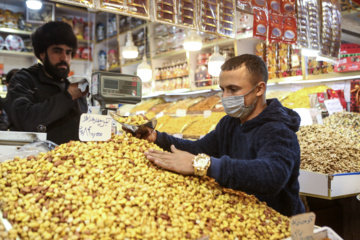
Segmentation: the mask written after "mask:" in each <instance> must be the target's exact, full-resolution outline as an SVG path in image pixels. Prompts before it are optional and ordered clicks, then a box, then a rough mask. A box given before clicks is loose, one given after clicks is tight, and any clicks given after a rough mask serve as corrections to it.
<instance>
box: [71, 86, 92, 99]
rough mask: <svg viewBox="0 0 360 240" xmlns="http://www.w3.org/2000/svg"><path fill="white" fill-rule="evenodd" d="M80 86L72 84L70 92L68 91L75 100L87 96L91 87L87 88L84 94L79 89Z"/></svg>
mask: <svg viewBox="0 0 360 240" xmlns="http://www.w3.org/2000/svg"><path fill="white" fill-rule="evenodd" d="M78 85H79V83H71V84H70V85H69V88H68V90H67V91H68V92H69V93H70V95H71V97H72V99H73V100H75V99H78V98H81V97H83V96H85V95H86V94H87V93H88V92H89V87H87V88H86V90H85V91H84V92H82V91H81V90H80V89H79V86H78Z"/></svg>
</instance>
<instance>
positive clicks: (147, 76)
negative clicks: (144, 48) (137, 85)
mask: <svg viewBox="0 0 360 240" xmlns="http://www.w3.org/2000/svg"><path fill="white" fill-rule="evenodd" d="M137 75H138V76H139V77H140V78H141V81H142V82H149V81H150V80H151V79H152V69H151V66H150V65H149V64H148V63H147V61H146V55H145V54H144V57H143V61H142V62H141V63H140V64H139V66H138V67H137Z"/></svg>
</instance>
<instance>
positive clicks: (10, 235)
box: [0, 221, 17, 240]
mask: <svg viewBox="0 0 360 240" xmlns="http://www.w3.org/2000/svg"><path fill="white" fill-rule="evenodd" d="M16 237H17V233H16V231H15V230H13V229H10V231H9V232H7V231H6V229H5V226H4V225H3V224H2V222H1V221H0V240H15V239H16Z"/></svg>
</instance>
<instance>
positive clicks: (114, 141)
mask: <svg viewBox="0 0 360 240" xmlns="http://www.w3.org/2000/svg"><path fill="white" fill-rule="evenodd" d="M150 148H152V149H157V150H160V151H161V150H162V149H161V148H159V147H158V146H157V145H155V144H153V143H149V142H147V141H146V140H142V139H138V138H135V137H132V135H131V134H126V135H113V137H112V138H111V139H110V140H109V141H106V142H79V141H70V142H68V143H65V144H62V145H60V146H57V147H56V148H55V149H53V150H51V151H49V152H46V153H40V154H39V155H37V156H28V157H26V158H15V159H13V160H11V161H8V162H4V163H1V164H0V209H1V211H2V214H1V216H2V217H3V218H5V219H6V220H8V221H9V222H10V224H11V227H12V229H13V230H11V232H9V234H11V237H12V238H11V239H14V237H15V236H18V237H20V238H21V239H22V240H26V239H63V238H67V239H176V238H179V239H200V238H202V237H206V236H207V237H209V239H244V237H246V238H248V239H249V238H250V239H284V238H287V237H289V236H290V219H289V218H288V217H285V216H283V215H281V214H280V213H278V212H276V211H275V210H273V209H272V208H270V207H268V206H267V204H266V203H264V202H260V201H259V200H258V199H257V198H256V197H255V196H253V195H248V194H245V193H243V192H240V191H234V190H230V189H226V188H222V187H220V186H219V185H218V184H217V183H216V182H215V181H214V180H213V179H210V178H206V177H205V178H200V177H195V176H184V175H181V174H176V173H173V172H170V171H166V170H164V169H162V168H160V167H157V166H156V165H154V164H153V163H152V162H150V161H148V160H147V158H146V157H145V155H144V152H145V151H148V150H149V149H150Z"/></svg>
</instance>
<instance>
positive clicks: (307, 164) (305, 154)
mask: <svg viewBox="0 0 360 240" xmlns="http://www.w3.org/2000/svg"><path fill="white" fill-rule="evenodd" d="M296 134H297V136H298V140H299V143H300V149H301V162H300V167H301V169H303V170H308V171H312V172H319V173H324V174H335V173H348V172H360V160H359V159H360V147H359V146H357V145H356V144H355V142H353V141H352V140H351V139H350V138H347V137H345V136H343V134H341V133H339V132H337V131H336V130H333V129H332V128H330V127H327V126H323V125H320V124H313V125H309V126H302V127H300V130H299V131H298V132H297V133H296Z"/></svg>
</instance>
